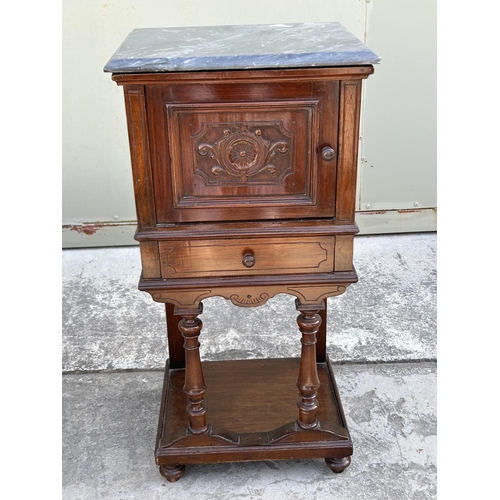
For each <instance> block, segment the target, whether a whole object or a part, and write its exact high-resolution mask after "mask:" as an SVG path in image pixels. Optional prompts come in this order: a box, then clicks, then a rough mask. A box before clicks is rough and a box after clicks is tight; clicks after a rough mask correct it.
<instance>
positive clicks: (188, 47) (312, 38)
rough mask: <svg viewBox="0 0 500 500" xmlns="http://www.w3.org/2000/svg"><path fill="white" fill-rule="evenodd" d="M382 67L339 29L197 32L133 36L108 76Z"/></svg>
mask: <svg viewBox="0 0 500 500" xmlns="http://www.w3.org/2000/svg"><path fill="white" fill-rule="evenodd" d="M379 61H380V57H379V56H378V55H376V54H375V53H373V52H372V51H371V50H370V49H369V48H368V47H367V46H366V45H365V44H364V43H362V42H361V41H360V40H358V39H357V38H356V37H355V36H354V35H353V34H352V33H350V32H349V31H347V30H346V29H345V28H344V26H342V25H341V24H340V23H300V24H258V25H233V26H193V27H182V28H139V29H135V30H133V31H132V32H131V33H130V34H129V35H128V36H127V38H126V39H125V40H124V42H123V43H122V44H121V46H120V47H119V48H118V50H117V51H116V52H115V54H114V55H113V57H111V59H110V60H109V61H108V63H107V64H106V66H105V67H104V71H106V72H109V73H146V72H148V73H149V72H165V71H200V70H227V69H258V68H299V67H314V66H353V65H362V64H375V63H378V62H379Z"/></svg>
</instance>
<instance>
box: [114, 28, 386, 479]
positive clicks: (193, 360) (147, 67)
mask: <svg viewBox="0 0 500 500" xmlns="http://www.w3.org/2000/svg"><path fill="white" fill-rule="evenodd" d="M377 62H379V57H378V56H377V55H376V54H374V53H373V52H372V51H371V50H370V49H368V47H366V46H365V45H364V44H363V43H361V42H360V41H359V40H357V39H356V38H355V37H354V36H353V35H352V34H351V33H349V32H348V31H347V30H346V29H345V28H344V27H343V26H341V25H340V24H338V23H310V24H279V25H253V26H216V27H191V28H161V29H160V28H152V29H137V30H134V31H133V32H132V33H130V35H129V36H128V37H127V38H126V39H125V41H124V42H123V44H122V45H121V46H120V48H119V49H118V50H117V52H116V53H115V54H114V55H113V57H112V58H111V59H110V61H109V62H108V64H107V65H106V67H105V68H104V70H105V71H106V72H111V73H113V75H112V79H113V80H114V81H115V82H116V83H117V84H118V85H121V86H123V90H124V94H125V107H126V114H127V122H128V132H129V141H130V153H131V162H132V172H133V181H134V190H135V201H136V207H137V232H136V236H135V237H136V239H137V240H138V241H139V244H140V250H141V259H142V275H141V278H140V281H139V289H140V290H143V291H146V292H148V293H150V294H151V296H152V298H153V299H154V300H155V301H157V302H161V303H165V306H166V316H167V330H168V349H169V359H168V360H167V364H166V368H165V382H164V389H163V395H162V400H161V409H160V418H159V425H158V436H157V444H156V451H155V457H156V463H157V464H158V465H159V467H160V472H161V474H162V475H163V476H164V477H165V478H166V479H167V480H169V481H175V480H177V479H178V478H179V477H180V476H181V475H182V473H183V472H184V467H185V464H202V463H212V462H230V461H250V460H266V459H268V460H276V459H299V458H324V459H325V460H326V463H327V464H328V465H329V467H330V468H331V469H332V470H333V471H334V472H341V471H343V470H344V469H345V468H346V467H347V466H348V465H349V463H350V457H351V455H352V451H353V445H352V441H351V438H350V435H349V431H348V429H347V424H346V420H345V416H344V413H343V410H342V405H341V401H340V398H339V394H338V391H337V387H336V384H335V378H334V374H333V370H332V366H331V364H330V362H329V360H328V356H327V353H326V300H327V298H328V297H332V296H336V295H340V294H342V293H343V292H344V291H345V289H346V288H347V287H348V286H349V285H350V284H351V283H354V282H356V281H357V275H356V272H355V269H354V267H353V264H352V255H353V238H354V235H355V234H356V233H357V232H358V228H357V226H356V224H355V221H354V209H355V193H356V168H357V154H358V139H359V115H360V102H361V88H362V80H363V79H365V78H367V77H368V76H369V75H370V74H372V73H373V66H372V65H373V64H374V63H377ZM278 293H285V294H289V295H292V296H295V297H296V300H295V303H296V309H297V311H298V312H299V314H298V318H297V323H298V330H299V331H300V332H301V337H302V348H301V353H300V357H299V353H297V358H293V359H260V360H238V361H221V362H203V363H202V362H201V361H200V354H199V346H200V344H199V340H198V338H199V335H200V332H201V328H202V322H201V320H200V319H199V317H198V316H199V315H200V314H201V313H202V310H203V306H202V300H203V299H205V298H207V297H212V296H222V297H225V298H226V299H228V300H230V301H231V302H232V303H233V304H234V305H235V306H239V307H258V306H260V305H262V304H264V303H265V302H266V301H267V300H268V299H269V298H271V297H273V296H275V295H276V294H278ZM297 334H298V332H297ZM297 399H298V401H297ZM186 405H187V406H186Z"/></svg>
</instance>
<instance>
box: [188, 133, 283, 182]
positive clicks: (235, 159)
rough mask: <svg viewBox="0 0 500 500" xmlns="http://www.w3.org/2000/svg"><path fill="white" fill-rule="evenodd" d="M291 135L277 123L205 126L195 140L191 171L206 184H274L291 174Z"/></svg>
mask: <svg viewBox="0 0 500 500" xmlns="http://www.w3.org/2000/svg"><path fill="white" fill-rule="evenodd" d="M292 142H293V136H292V134H290V133H288V132H287V131H286V130H285V129H284V127H283V125H282V124H281V123H271V124H269V123H260V124H248V123H244V124H227V123H223V124H221V123H208V124H204V128H203V130H202V132H201V133H200V134H198V135H197V137H196V138H195V149H196V155H195V171H196V173H197V174H198V175H200V176H201V177H203V179H204V180H205V182H206V183H207V184H226V183H248V182H252V183H260V184H276V183H280V182H282V180H283V179H284V178H285V177H286V176H287V175H289V174H290V173H293V167H292V165H291V161H290V154H289V152H290V149H291V145H292Z"/></svg>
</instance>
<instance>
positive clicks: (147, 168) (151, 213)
mask: <svg viewBox="0 0 500 500" xmlns="http://www.w3.org/2000/svg"><path fill="white" fill-rule="evenodd" d="M124 93H125V108H126V111H127V126H128V135H129V144H130V159H131V163H132V174H133V178H134V194H135V203H136V210H137V223H138V226H139V228H150V227H154V225H155V223H156V214H155V206H154V196H153V183H152V176H151V159H150V153H149V136H148V127H147V113H146V102H145V95H144V87H143V86H142V85H134V86H125V87H124Z"/></svg>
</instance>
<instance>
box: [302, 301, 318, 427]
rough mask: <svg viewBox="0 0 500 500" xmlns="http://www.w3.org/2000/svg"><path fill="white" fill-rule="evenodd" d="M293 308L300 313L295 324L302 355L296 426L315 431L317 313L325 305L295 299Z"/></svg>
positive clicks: (316, 405) (316, 406)
mask: <svg viewBox="0 0 500 500" xmlns="http://www.w3.org/2000/svg"><path fill="white" fill-rule="evenodd" d="M295 307H296V309H297V310H298V311H300V314H299V316H298V317H297V323H298V325H299V329H300V331H301V333H302V340H301V342H302V353H301V356H300V367H299V377H298V380H297V387H298V388H299V392H300V399H299V401H298V403H297V406H298V407H299V418H298V420H297V424H298V425H299V427H300V428H301V429H305V430H307V429H315V428H316V427H317V426H318V420H317V418H316V412H317V409H318V400H317V399H316V393H317V391H318V388H319V385H320V383H319V378H318V369H317V366H316V334H317V332H318V330H319V327H320V326H321V317H320V315H319V314H318V313H319V311H321V310H322V309H324V307H325V305H324V303H323V302H322V303H321V304H315V305H307V306H306V305H302V304H301V303H300V301H299V299H297V300H296V301H295Z"/></svg>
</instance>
